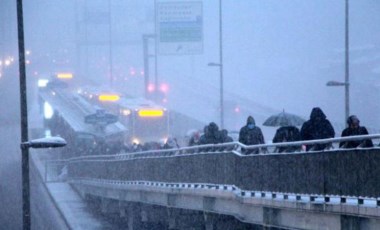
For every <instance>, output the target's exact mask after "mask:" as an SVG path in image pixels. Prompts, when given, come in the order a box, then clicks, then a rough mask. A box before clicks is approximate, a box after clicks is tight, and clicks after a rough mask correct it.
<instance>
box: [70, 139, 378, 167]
mask: <svg viewBox="0 0 380 230" xmlns="http://www.w3.org/2000/svg"><path fill="white" fill-rule="evenodd" d="M374 139H380V134H371V135H360V136H349V137H336V138H327V139H320V140H310V141H296V142H281V143H271V144H259V145H244V144H242V143H240V142H229V143H222V144H207V145H197V146H191V147H182V148H173V149H161V150H148V151H141V152H126V153H119V154H116V155H90V156H80V157H74V158H70V159H67V161H70V162H72V161H82V160H88V161H115V160H116V161H118V160H126V159H137V158H157V157H169V156H178V155H189V154H217V153H223V152H232V153H234V154H236V155H239V156H246V155H268V154H270V155H276V154H279V155H283V154H298V153H313V152H321V151H329V150H337V149H340V150H342V151H344V150H347V148H339V145H338V144H339V143H341V142H349V141H362V142H365V141H367V140H374ZM313 145H325V146H326V147H325V148H323V149H319V150H314V149H313V148H310V150H308V151H306V149H305V146H313ZM294 146H298V147H299V148H298V150H296V151H293V152H283V153H279V152H278V149H279V148H281V147H284V148H288V147H294ZM371 148H380V146H379V145H374V147H371ZM356 149H363V147H361V146H360V145H359V146H358V147H357V148H356Z"/></svg>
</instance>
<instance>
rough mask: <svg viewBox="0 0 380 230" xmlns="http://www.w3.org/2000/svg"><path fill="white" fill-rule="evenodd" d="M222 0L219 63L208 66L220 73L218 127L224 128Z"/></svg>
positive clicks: (211, 63) (220, 2)
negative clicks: (215, 68)
mask: <svg viewBox="0 0 380 230" xmlns="http://www.w3.org/2000/svg"><path fill="white" fill-rule="evenodd" d="M222 25H223V24H222V0H219V63H215V62H210V63H208V66H217V67H219V71H220V72H219V73H220V79H219V81H220V87H219V90H220V127H221V129H224V95H223V91H224V89H223V87H224V86H223V31H222V28H223V27H222Z"/></svg>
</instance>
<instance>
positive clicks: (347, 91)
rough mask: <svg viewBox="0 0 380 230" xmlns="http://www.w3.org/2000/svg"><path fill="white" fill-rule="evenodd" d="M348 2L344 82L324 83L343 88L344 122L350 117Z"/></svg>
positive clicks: (347, 7)
mask: <svg viewBox="0 0 380 230" xmlns="http://www.w3.org/2000/svg"><path fill="white" fill-rule="evenodd" d="M348 3H349V0H345V64H344V67H345V74H344V82H338V81H329V82H327V83H326V85H327V86H344V98H345V103H344V104H345V106H344V111H345V119H344V120H345V121H344V123H346V121H347V118H348V117H349V116H350V63H349V61H350V59H349V58H350V56H349V51H350V46H349V20H348V19H349V4H348Z"/></svg>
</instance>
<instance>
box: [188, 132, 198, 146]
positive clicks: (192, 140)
mask: <svg viewBox="0 0 380 230" xmlns="http://www.w3.org/2000/svg"><path fill="white" fill-rule="evenodd" d="M199 142H200V134H199V131H195V132H193V133H192V134H191V137H190V140H189V146H194V145H199Z"/></svg>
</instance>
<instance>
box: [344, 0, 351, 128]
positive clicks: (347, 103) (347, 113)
mask: <svg viewBox="0 0 380 230" xmlns="http://www.w3.org/2000/svg"><path fill="white" fill-rule="evenodd" d="M348 18H349V8H348V0H346V20H345V21H346V26H345V28H346V29H345V43H346V44H345V50H346V55H345V56H346V57H345V59H346V60H345V86H344V88H345V121H347V118H348V116H350V79H349V77H350V68H349V64H350V63H349V49H350V47H349V21H348Z"/></svg>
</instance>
